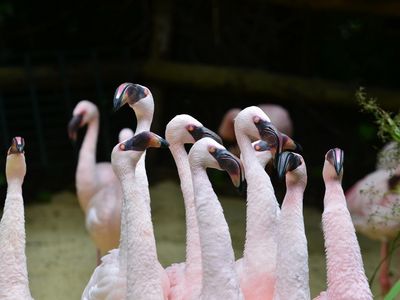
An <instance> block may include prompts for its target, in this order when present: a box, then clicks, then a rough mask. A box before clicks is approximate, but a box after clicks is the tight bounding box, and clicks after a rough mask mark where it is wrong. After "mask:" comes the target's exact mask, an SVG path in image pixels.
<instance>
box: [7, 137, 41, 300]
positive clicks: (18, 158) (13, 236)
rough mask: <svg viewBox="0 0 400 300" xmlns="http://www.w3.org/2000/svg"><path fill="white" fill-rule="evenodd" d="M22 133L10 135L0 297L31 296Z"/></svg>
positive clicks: (28, 299) (23, 299)
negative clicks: (14, 135)
mask: <svg viewBox="0 0 400 300" xmlns="http://www.w3.org/2000/svg"><path fill="white" fill-rule="evenodd" d="M24 145H25V142H24V140H23V138H21V137H15V138H13V143H12V145H11V147H10V149H9V150H8V154H7V162H6V178H7V196H6V200H5V205H4V211H3V216H2V218H1V221H0V270H1V271H0V299H4V300H15V299H18V300H32V299H33V298H32V296H31V293H30V290H29V280H28V270H27V265H26V255H25V218H24V200H23V198H22V183H23V181H24V177H25V173H26V164H25V156H24V152H23V147H24Z"/></svg>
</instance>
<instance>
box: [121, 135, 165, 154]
mask: <svg viewBox="0 0 400 300" xmlns="http://www.w3.org/2000/svg"><path fill="white" fill-rule="evenodd" d="M119 147H120V149H121V150H122V151H128V150H133V151H145V150H146V149H147V148H168V147H169V144H168V142H167V141H166V140H165V139H163V138H162V137H160V136H159V135H157V134H155V133H153V132H150V131H143V132H141V133H139V134H137V135H135V136H134V137H132V138H130V139H129V140H126V141H125V142H122V143H120V146H119Z"/></svg>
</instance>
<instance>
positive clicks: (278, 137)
mask: <svg viewBox="0 0 400 300" xmlns="http://www.w3.org/2000/svg"><path fill="white" fill-rule="evenodd" d="M254 124H255V125H256V127H257V129H258V132H259V134H260V138H261V140H263V141H265V142H267V144H268V146H269V148H270V151H271V153H272V155H273V157H274V165H275V166H277V164H278V161H279V156H280V154H281V153H282V152H283V151H285V150H289V151H294V152H301V151H302V150H303V148H302V147H301V146H300V144H298V143H296V142H295V141H294V140H293V139H292V138H291V137H289V136H287V135H286V134H283V133H281V132H280V131H279V130H278V129H276V127H275V126H274V125H272V123H271V122H269V121H266V120H261V119H259V118H256V120H255V121H254Z"/></svg>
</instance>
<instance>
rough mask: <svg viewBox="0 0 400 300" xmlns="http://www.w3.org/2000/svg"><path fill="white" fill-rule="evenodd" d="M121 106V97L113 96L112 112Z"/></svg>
mask: <svg viewBox="0 0 400 300" xmlns="http://www.w3.org/2000/svg"><path fill="white" fill-rule="evenodd" d="M120 108H121V99H120V98H114V105H113V112H116V111H118V110H119V109H120Z"/></svg>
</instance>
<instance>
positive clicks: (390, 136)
mask: <svg viewBox="0 0 400 300" xmlns="http://www.w3.org/2000/svg"><path fill="white" fill-rule="evenodd" d="M356 99H357V101H358V103H359V104H360V106H361V108H362V110H363V111H366V112H370V113H372V114H373V115H374V117H375V122H376V124H377V125H378V136H379V137H380V138H381V139H382V140H383V141H390V140H393V141H396V142H398V143H400V112H398V113H397V114H396V115H394V114H393V113H390V112H387V111H385V110H384V109H382V108H380V107H379V105H378V103H377V100H376V99H375V98H368V97H367V93H366V92H365V89H364V88H363V87H360V88H359V89H358V90H357V92H356Z"/></svg>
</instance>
